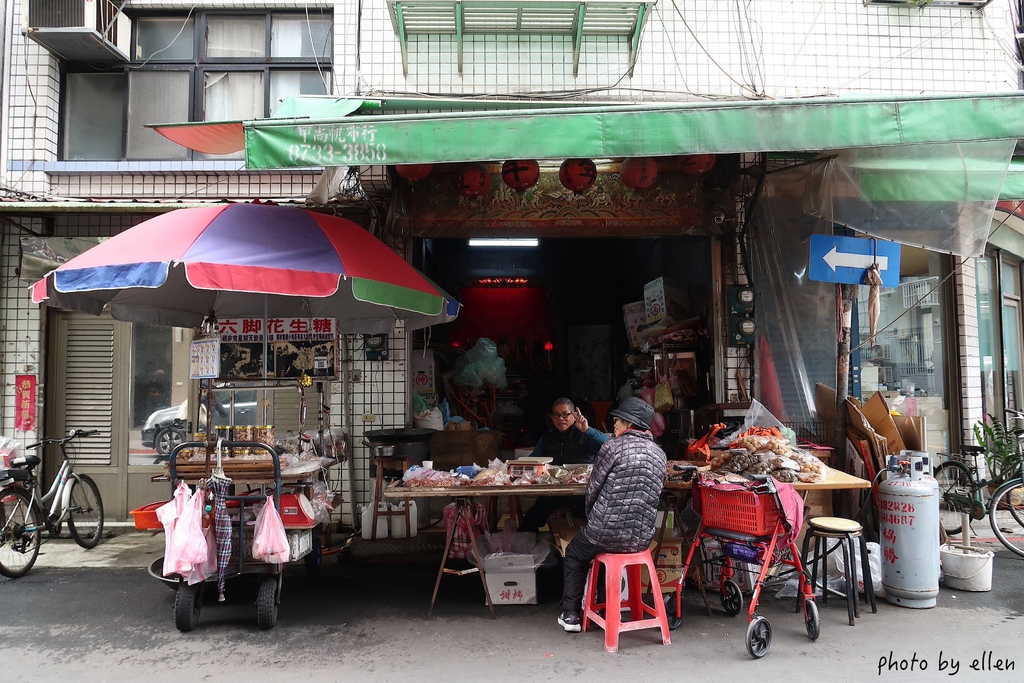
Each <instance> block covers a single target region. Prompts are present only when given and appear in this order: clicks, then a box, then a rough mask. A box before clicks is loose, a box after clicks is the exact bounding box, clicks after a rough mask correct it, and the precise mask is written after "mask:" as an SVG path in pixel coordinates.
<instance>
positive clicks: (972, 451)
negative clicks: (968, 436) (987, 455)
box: [960, 444, 985, 455]
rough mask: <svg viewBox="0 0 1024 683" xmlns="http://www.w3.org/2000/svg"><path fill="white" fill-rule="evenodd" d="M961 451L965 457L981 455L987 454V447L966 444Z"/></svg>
mask: <svg viewBox="0 0 1024 683" xmlns="http://www.w3.org/2000/svg"><path fill="white" fill-rule="evenodd" d="M960 450H961V451H963V453H964V455H981V454H982V453H984V452H985V447H984V446H972V445H970V444H964V445H963V446H961V447H960Z"/></svg>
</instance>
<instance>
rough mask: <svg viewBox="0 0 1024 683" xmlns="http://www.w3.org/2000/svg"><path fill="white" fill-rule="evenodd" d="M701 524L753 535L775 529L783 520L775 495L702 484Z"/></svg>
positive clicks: (770, 531)
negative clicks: (702, 522)
mask: <svg viewBox="0 0 1024 683" xmlns="http://www.w3.org/2000/svg"><path fill="white" fill-rule="evenodd" d="M700 492H701V511H702V514H703V521H704V526H706V527H712V528H715V529H724V530H726V531H735V532H738V533H743V534H751V535H753V536H764V535H767V534H771V533H774V531H775V527H776V526H777V525H778V524H779V522H780V521H782V515H781V514H780V512H779V507H778V505H776V504H775V496H773V495H771V494H768V493H763V494H758V493H754V492H753V491H743V490H728V489H718V488H714V487H710V486H701V487H700Z"/></svg>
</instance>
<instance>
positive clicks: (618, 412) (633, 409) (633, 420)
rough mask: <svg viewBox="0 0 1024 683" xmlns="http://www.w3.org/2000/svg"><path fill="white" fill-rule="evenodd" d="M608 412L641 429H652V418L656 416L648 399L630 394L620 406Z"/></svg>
mask: <svg viewBox="0 0 1024 683" xmlns="http://www.w3.org/2000/svg"><path fill="white" fill-rule="evenodd" d="M608 414H609V415H611V416H612V417H618V418H621V419H623V420H625V421H626V422H628V423H630V424H632V425H636V426H637V427H640V428H641V429H650V428H651V418H653V417H654V408H652V407H651V404H650V403H648V402H647V401H644V400H643V399H641V398H637V397H636V396H630V397H629V398H627V399H626V400H625V401H623V402H622V403H620V404H619V407H618V408H616V409H615V410H610V411H608Z"/></svg>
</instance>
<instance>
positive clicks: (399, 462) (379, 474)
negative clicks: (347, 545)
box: [370, 455, 412, 540]
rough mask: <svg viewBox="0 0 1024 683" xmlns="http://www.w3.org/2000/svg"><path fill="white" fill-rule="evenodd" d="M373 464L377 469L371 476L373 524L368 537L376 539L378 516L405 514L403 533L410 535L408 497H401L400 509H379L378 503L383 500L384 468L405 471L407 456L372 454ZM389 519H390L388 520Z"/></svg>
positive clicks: (407, 464)
mask: <svg viewBox="0 0 1024 683" xmlns="http://www.w3.org/2000/svg"><path fill="white" fill-rule="evenodd" d="M373 464H374V465H375V466H376V468H377V471H376V473H375V475H374V477H373V521H372V522H371V524H372V525H373V526H372V527H371V530H370V538H371V539H372V540H377V519H378V518H379V517H396V516H403V515H404V516H405V535H406V536H407V537H408V536H411V535H412V527H411V526H409V499H408V498H405V499H403V503H404V505H402V508H403V509H402V510H391V509H388V510H381V509H380V504H381V502H382V501H383V500H384V486H385V484H384V470H385V469H389V470H399V471H402V472H405V471H406V470H407V469H409V458H408V456H404V455H391V456H387V457H384V456H374V457H373ZM389 521H390V520H389Z"/></svg>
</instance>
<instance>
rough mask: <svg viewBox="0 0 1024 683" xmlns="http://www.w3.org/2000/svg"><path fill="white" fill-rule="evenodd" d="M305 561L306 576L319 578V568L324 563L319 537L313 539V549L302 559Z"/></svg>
mask: <svg viewBox="0 0 1024 683" xmlns="http://www.w3.org/2000/svg"><path fill="white" fill-rule="evenodd" d="M303 559H305V561H306V576H308V577H310V578H316V577H318V576H320V567H321V566H323V563H324V548H323V545H321V543H320V537H319V536H317V537H314V538H313V548H312V549H311V550H310V551H309V552H308V553H306V557H305V558H303Z"/></svg>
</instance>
